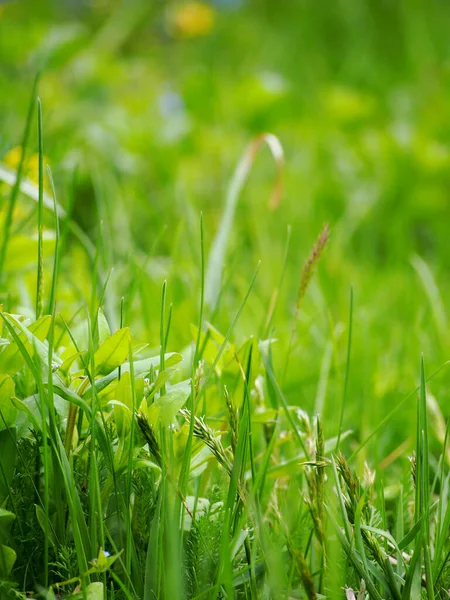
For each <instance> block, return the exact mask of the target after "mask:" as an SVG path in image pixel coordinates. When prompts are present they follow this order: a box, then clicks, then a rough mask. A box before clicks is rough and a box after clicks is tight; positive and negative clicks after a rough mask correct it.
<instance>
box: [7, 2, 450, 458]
mask: <svg viewBox="0 0 450 600" xmlns="http://www.w3.org/2000/svg"><path fill="white" fill-rule="evenodd" d="M449 19H450V3H449V2H447V1H444V0H433V1H430V2H422V1H419V0H409V1H406V0H405V1H401V0H398V1H393V0H365V1H361V2H355V1H354V0H337V1H335V2H332V3H331V2H324V1H321V0H319V1H317V0H315V1H313V0H276V1H274V0H247V1H246V0H216V1H210V2H204V3H195V2H170V1H168V2H163V1H158V0H152V1H146V2H144V1H138V0H128V1H123V2H118V1H97V2H88V1H86V2H82V1H76V0H71V1H69V0H66V1H65V2H63V1H60V2H54V3H51V2H39V3H37V2H21V1H16V2H10V3H5V4H2V5H1V7H0V90H1V93H0V160H2V161H3V163H5V164H6V165H8V166H9V167H11V168H14V167H15V166H17V147H18V146H20V144H21V139H22V135H23V128H24V123H25V117H26V113H27V107H28V104H29V98H30V94H31V89H32V82H33V79H34V77H35V74H36V72H37V71H38V70H42V75H41V79H40V83H39V96H40V97H41V99H42V103H43V112H44V135H45V149H44V150H45V154H46V156H47V157H48V163H49V164H50V165H51V167H52V171H53V175H54V179H55V183H56V189H57V194H58V201H59V202H60V203H61V204H62V205H63V206H65V207H66V208H67V207H69V206H73V209H72V216H73V219H74V220H75V221H76V222H77V223H78V224H79V225H80V226H81V227H82V228H83V229H84V230H85V231H86V233H87V234H88V235H89V237H90V238H91V239H92V241H93V243H94V244H95V243H97V241H98V239H99V236H100V235H101V240H102V241H101V263H102V269H103V272H104V273H109V272H110V270H111V268H113V267H114V271H113V274H112V275H111V279H110V282H109V284H108V292H107V300H106V307H107V311H108V315H109V318H110V320H111V321H112V323H113V324H117V323H118V315H119V306H120V298H121V297H122V296H125V319H126V322H127V323H129V324H130V325H132V327H133V331H134V333H135V335H136V337H137V338H138V339H141V340H143V341H150V343H151V344H152V345H154V346H157V344H158V330H159V304H160V294H161V291H160V290H161V285H162V282H163V280H164V279H167V280H168V296H169V299H170V301H171V302H173V306H174V308H173V322H172V329H171V336H170V340H169V347H170V348H171V349H176V350H179V349H182V348H183V347H185V346H186V345H187V344H188V343H189V342H190V340H191V335H192V333H191V323H196V322H197V319H198V306H199V297H200V264H201V259H200V226H199V220H200V213H201V212H202V213H203V218H204V231H205V248H206V254H207V253H208V250H209V248H210V245H211V243H212V240H213V238H214V235H215V233H216V231H217V227H218V223H219V220H220V217H221V215H222V212H223V208H224V201H225V196H226V189H227V185H228V182H229V180H230V178H231V176H232V173H233V170H234V168H235V165H236V164H237V162H238V160H239V157H240V156H241V154H242V152H243V151H244V149H245V147H246V145H247V144H248V143H249V142H250V141H251V140H252V139H253V138H254V136H255V135H257V134H259V133H261V132H271V133H274V134H275V135H276V136H278V138H279V139H280V141H281V143H282V145H283V148H284V153H285V160H286V165H285V170H284V181H285V189H284V194H283V199H282V203H281V205H280V206H279V208H278V209H277V210H275V211H273V210H271V209H270V208H269V207H268V202H269V198H270V194H271V190H272V186H273V181H274V178H275V174H276V173H275V167H274V164H273V161H272V159H271V157H270V154H269V152H268V151H267V150H263V151H262V152H261V153H260V155H258V157H257V158H256V161H255V165H254V168H253V169H252V172H251V175H250V178H249V181H248V183H247V185H246V186H245V189H244V192H243V194H242V197H241V199H240V204H239V205H238V208H237V213H236V219H235V224H234V228H233V232H232V236H231V239H230V246H229V251H228V254H227V261H226V271H225V281H226V286H225V289H224V291H223V294H222V296H221V303H220V308H219V310H218V311H217V313H216V314H215V315H214V318H213V323H214V325H215V326H216V327H217V328H218V329H220V330H221V331H222V332H223V333H225V332H226V330H227V328H228V326H229V324H230V322H231V320H232V318H233V316H234V314H235V312H236V310H237V308H238V306H239V304H240V302H241V300H242V298H243V296H244V294H245V291H246V290H247V288H248V285H249V282H250V280H251V277H252V275H253V273H254V271H255V269H256V266H257V263H258V261H259V260H261V261H262V264H261V268H260V272H259V274H258V278H257V281H256V284H255V288H254V290H253V293H252V295H251V297H250V300H249V302H248V305H247V307H246V308H245V310H244V312H243V315H242V318H241V319H240V321H239V324H238V327H237V329H236V333H235V339H236V341H237V342H239V341H242V340H243V339H245V337H247V336H249V335H256V336H258V335H262V332H263V330H264V322H265V319H266V315H267V312H268V309H269V304H270V299H271V296H272V294H273V291H274V289H275V288H276V286H277V285H278V281H279V278H280V274H281V269H282V264H283V256H284V252H285V247H286V239H287V229H288V226H290V227H291V232H292V234H291V244H290V248H289V254H288V262H287V271H286V277H285V280H284V284H283V288H282V291H281V294H280V300H279V305H278V308H277V312H276V315H275V319H274V322H273V325H274V330H273V332H272V336H273V337H274V338H276V339H277V343H276V344H274V358H275V362H276V364H277V365H278V368H279V372H280V374H282V372H283V369H284V363H285V358H286V352H287V346H288V341H289V337H290V334H291V329H292V326H293V318H294V308H295V304H296V294H297V288H298V285H299V281H300V275H301V269H302V265H303V263H304V261H305V259H306V257H307V255H308V252H309V250H310V248H311V246H312V245H313V243H314V240H315V238H316V237H317V235H318V233H319V232H320V230H321V228H322V227H323V225H324V223H325V222H329V223H330V227H331V238H330V242H329V245H328V247H327V250H326V253H325V255H324V257H323V260H322V261H321V263H320V265H319V268H318V273H317V277H316V278H315V280H314V281H313V283H312V284H311V287H310V288H309V290H308V293H307V296H306V297H305V299H304V300H303V302H302V304H301V311H300V315H299V320H298V323H297V324H296V338H295V343H294V347H293V352H292V356H291V358H290V360H289V366H288V369H287V373H286V379H285V381H284V390H285V392H286V395H287V397H288V400H289V402H290V403H292V404H298V405H300V406H302V407H303V408H305V409H306V410H308V411H313V410H314V409H315V408H316V409H317V408H321V405H322V403H323V407H322V408H321V410H322V412H323V413H324V416H325V421H326V429H327V430H328V431H327V434H328V433H333V431H335V429H336V426H337V415H338V412H339V407H340V402H341V399H342V393H343V382H344V372H345V362H346V353H347V337H348V323H349V296H350V289H351V287H352V288H353V293H354V311H353V344H352V352H351V364H350V379H349V388H348V410H347V412H346V417H345V422H346V426H348V427H350V428H351V429H353V430H354V432H355V435H354V438H353V439H354V442H353V443H357V442H358V440H359V441H361V440H363V439H364V438H365V437H366V436H367V435H368V434H369V433H370V432H371V431H373V430H374V428H375V427H376V426H377V425H378V423H380V422H381V420H382V419H383V418H384V417H385V416H386V414H388V412H389V411H390V410H391V409H392V408H393V407H394V405H395V404H396V403H397V402H399V401H400V400H401V399H402V398H404V397H405V395H406V394H407V393H409V392H410V391H412V390H413V389H414V388H415V386H416V384H417V381H418V374H419V359H420V355H421V353H422V352H423V353H424V356H425V361H426V366H427V372H428V373H429V374H431V373H432V372H433V371H434V370H436V369H437V368H438V367H439V366H441V365H442V364H443V363H444V361H445V360H447V359H448V318H447V308H446V299H447V297H448V295H449V292H450V282H449V277H448V273H449V272H450V244H449V234H448V231H449V220H450V219H449V217H450V205H449V189H450V102H449V99H450V36H449V35H448V24H449V22H450V21H449ZM36 148H37V133H36V127H35V126H33V134H32V141H31V143H30V147H29V152H28V154H29V156H30V166H29V173H28V174H29V176H30V178H33V177H34V178H36V172H35V171H36V168H35V164H34V167H33V153H35V152H36ZM33 169H34V170H33ZM7 193H8V189H7V186H3V188H2V190H1V194H2V196H1V197H0V200H1V201H2V203H3V204H2V207H5V206H6V198H7ZM21 206H22V208H21V212H20V211H19V214H18V222H19V223H21V222H22V221H23V223H24V225H23V228H24V230H25V229H27V230H29V231H30V232H32V231H33V226H34V227H35V223H36V221H35V215H34V212H33V211H34V207H33V205H32V203H30V201H29V200H27V199H25V198H23V199H22V204H21ZM33 219H34V220H33ZM21 220H22V221H21ZM100 221H101V222H102V224H103V225H102V228H101V233H100V229H99V222H100ZM48 227H49V229H51V228H52V227H53V225H52V218H51V214H50V215H48ZM30 235H31V233H30ZM418 257H420V258H418ZM22 258H23V260H22V261H21V262H20V264H19V265H18V266H15V267H14V269H11V272H10V279H9V283H8V286H9V287H8V289H7V292H8V301H9V302H10V303H11V304H12V305H14V306H20V307H25V309H26V307H27V306H32V304H33V301H32V293H33V292H32V291H29V292H27V291H26V290H28V289H31V288H32V286H31V283H30V281H34V280H32V277H34V271H33V269H34V267H35V264H32V258H30V259H29V260H27V257H26V256H23V257H22ZM50 264H51V263H50V262H49V265H50ZM63 264H64V269H65V275H64V277H63V280H62V281H61V284H60V289H59V296H58V302H59V305H58V309H59V310H61V311H63V312H64V311H66V312H67V314H68V315H69V316H70V315H71V314H73V313H75V311H76V310H77V309H78V308H79V306H81V304H82V303H83V302H85V301H86V299H88V298H89V285H90V281H91V276H90V272H91V265H90V263H89V259H88V258H87V256H86V254H85V253H84V251H83V250H82V249H80V248H79V247H78V246H77V242H76V241H75V240H72V239H69V241H68V246H67V252H66V256H65V258H64V263H63ZM49 268H50V267H49ZM30 273H33V275H31V274H30ZM3 293H4V294H5V290H3ZM207 316H208V317H212V315H207ZM321 374H322V377H321ZM280 379H281V380H282V376H281V375H280ZM449 383H450V377H449V375H448V373H447V370H446V369H444V370H443V371H442V372H441V373H440V375H439V376H438V377H436V378H435V379H433V381H432V382H431V383H430V391H431V392H432V394H434V395H435V396H436V397H437V400H438V402H439V405H440V407H441V411H442V412H443V413H444V416H446V415H447V414H448V413H449V412H450V410H449V409H448V406H449V401H450V393H449V391H448V389H449V386H448V384H449ZM406 406H407V407H408V408H407V410H405V409H403V410H402V411H401V412H400V413H399V415H398V416H396V417H395V418H394V419H393V422H392V423H393V424H391V425H390V427H389V428H387V429H382V430H381V434H380V436H379V437H377V438H376V439H375V441H374V442H373V444H372V445H371V446H370V447H371V449H372V451H373V452H375V454H373V456H375V457H376V459H378V460H380V461H381V460H384V458H385V457H386V456H387V455H388V454H389V452H391V451H392V450H393V449H394V448H396V447H397V446H399V445H400V444H401V443H402V442H404V441H405V440H406V442H407V444H406V445H408V440H409V439H410V438H411V439H412V437H413V428H412V422H413V419H414V415H415V402H414V397H413V398H412V399H411V402H410V403H408V404H407V405H406ZM441 417H442V415H440V414H439V413H437V416H436V419H437V423H439V422H440V421H439V419H440V418H441ZM436 431H438V430H437V429H436ZM436 437H439V435H438V434H437V436H436ZM355 440H356V442H355ZM349 443H350V444H352V442H351V441H350V442H349ZM361 456H363V453H362V455H361Z"/></svg>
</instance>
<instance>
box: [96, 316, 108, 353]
mask: <svg viewBox="0 0 450 600" xmlns="http://www.w3.org/2000/svg"><path fill="white" fill-rule="evenodd" d="M97 332H98V345H99V346H101V345H102V344H104V343H105V342H106V340H107V339H108V338H109V337H111V330H110V328H109V325H108V321H107V320H106V317H105V313H104V312H103V311H102V309H101V308H99V309H98V314H97Z"/></svg>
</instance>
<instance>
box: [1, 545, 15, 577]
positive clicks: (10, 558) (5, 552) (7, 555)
mask: <svg viewBox="0 0 450 600" xmlns="http://www.w3.org/2000/svg"><path fill="white" fill-rule="evenodd" d="M16 558H17V555H16V553H15V552H14V550H13V549H12V548H10V547H9V546H4V545H1V546H0V577H9V575H10V573H11V571H12V569H13V567H14V563H15V562H16Z"/></svg>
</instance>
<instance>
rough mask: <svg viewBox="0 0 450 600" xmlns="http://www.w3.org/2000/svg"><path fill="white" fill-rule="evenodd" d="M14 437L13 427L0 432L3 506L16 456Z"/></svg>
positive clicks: (15, 434) (0, 481)
mask: <svg viewBox="0 0 450 600" xmlns="http://www.w3.org/2000/svg"><path fill="white" fill-rule="evenodd" d="M16 437H17V432H16V428H15V427H11V428H10V429H4V430H3V431H0V505H3V503H4V501H5V500H6V498H7V497H8V496H9V494H10V490H11V482H12V479H13V475H14V466H15V463H16V454H17V446H16Z"/></svg>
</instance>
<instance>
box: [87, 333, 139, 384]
mask: <svg viewBox="0 0 450 600" xmlns="http://www.w3.org/2000/svg"><path fill="white" fill-rule="evenodd" d="M130 341H131V334H130V330H129V328H128V327H123V328H122V329H119V330H118V331H116V332H115V333H113V335H112V336H111V337H109V338H108V339H107V340H106V341H105V342H104V343H103V344H102V345H101V346H100V348H99V349H98V350H97V352H96V353H95V355H94V363H95V374H96V375H107V374H108V373H110V372H111V371H113V370H114V369H117V367H120V365H122V364H123V363H124V362H125V360H126V358H127V356H128V352H129V349H130Z"/></svg>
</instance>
